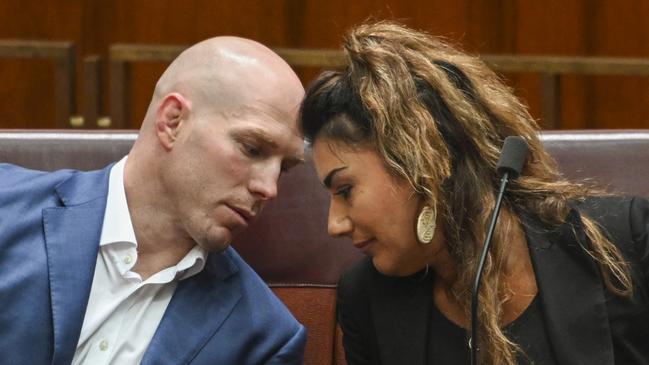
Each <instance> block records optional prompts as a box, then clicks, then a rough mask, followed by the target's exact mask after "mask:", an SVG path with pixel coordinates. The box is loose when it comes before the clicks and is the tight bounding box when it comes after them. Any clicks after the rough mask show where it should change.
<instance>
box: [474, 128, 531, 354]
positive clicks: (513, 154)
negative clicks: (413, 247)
mask: <svg viewBox="0 0 649 365" xmlns="http://www.w3.org/2000/svg"><path fill="white" fill-rule="evenodd" d="M528 151H529V149H528V147H527V143H526V142H525V140H524V139H523V138H522V137H519V136H509V137H507V138H505V143H503V148H502V151H501V152H500V159H499V160H498V165H497V166H496V171H497V172H498V174H499V175H501V176H502V177H501V179H500V189H499V191H498V197H497V198H496V206H495V207H494V210H493V213H491V223H490V224H489V230H488V231H487V236H486V237H485V240H484V243H483V245H482V253H481V254H480V261H479V262H478V268H477V270H476V273H475V279H474V281H473V290H472V292H471V338H470V339H469V348H471V364H472V365H477V364H478V355H477V351H478V347H479V342H478V330H477V321H478V293H479V292H480V279H481V278H482V270H483V269H484V263H485V261H486V259H487V253H488V252H489V246H491V237H492V236H493V233H494V229H495V228H496V222H497V221H498V213H500V203H501V202H502V200H503V195H504V194H505V188H506V187H507V183H508V182H509V178H510V177H511V178H512V179H515V178H517V177H518V176H519V175H520V174H521V170H522V169H523V164H525V157H527V152H528Z"/></svg>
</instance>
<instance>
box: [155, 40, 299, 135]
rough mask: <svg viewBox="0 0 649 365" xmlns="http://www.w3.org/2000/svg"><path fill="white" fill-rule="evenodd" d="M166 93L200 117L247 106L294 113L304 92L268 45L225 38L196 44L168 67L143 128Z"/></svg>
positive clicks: (293, 74)
mask: <svg viewBox="0 0 649 365" xmlns="http://www.w3.org/2000/svg"><path fill="white" fill-rule="evenodd" d="M171 93H178V94H180V95H182V96H183V97H184V98H185V99H187V100H188V101H189V103H190V106H191V108H192V109H193V112H196V113H201V114H202V113H204V112H209V111H220V112H223V111H228V110H233V109H237V108H239V107H242V106H246V105H249V104H251V102H252V103H254V102H261V103H264V104H267V105H270V106H272V107H275V106H274V105H273V104H275V103H277V102H279V104H280V105H279V106H278V107H280V108H281V107H287V106H288V107H294V108H296V109H297V108H298V106H299V103H300V101H301V99H302V96H303V93H304V89H303V87H302V84H301V82H300V80H299V78H298V77H297V76H296V75H295V73H294V72H293V70H292V69H291V67H290V66H289V65H288V64H287V63H286V62H285V61H284V60H283V59H282V58H280V57H279V56H278V55H277V54H275V53H274V52H273V51H272V50H270V49H269V48H268V47H266V46H264V45H262V44H260V43H258V42H255V41H252V40H249V39H244V38H239V37H229V36H228V37H215V38H210V39H207V40H205V41H202V42H200V43H197V44H195V45H193V46H191V47H189V48H188V49H186V50H185V51H183V52H182V53H181V54H180V55H179V56H178V57H177V58H176V59H175V60H174V61H173V62H172V63H171V64H170V65H169V67H168V68H167V70H165V72H164V73H163V74H162V76H161V77H160V79H159V80H158V83H157V84H156V88H155V91H154V93H153V98H152V100H151V104H150V105H149V110H148V111H147V115H146V117H145V120H144V123H143V126H144V125H145V124H148V123H151V119H153V118H154V115H155V111H156V109H157V108H158V106H159V104H160V102H161V101H162V100H163V99H164V98H165V96H166V95H169V94H171ZM289 104H292V106H291V105H289Z"/></svg>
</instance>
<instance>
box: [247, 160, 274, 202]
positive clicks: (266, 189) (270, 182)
mask: <svg viewBox="0 0 649 365" xmlns="http://www.w3.org/2000/svg"><path fill="white" fill-rule="evenodd" d="M280 172H281V165H279V164H278V165H277V166H275V164H269V165H266V166H263V167H261V168H259V169H258V170H257V171H256V172H255V173H254V175H253V176H252V178H251V180H250V184H249V189H250V192H251V193H252V194H253V195H255V196H257V197H258V198H259V199H260V200H270V199H273V198H275V197H276V196H277V181H278V180H279V174H280Z"/></svg>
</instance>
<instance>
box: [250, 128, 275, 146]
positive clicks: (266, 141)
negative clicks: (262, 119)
mask: <svg viewBox="0 0 649 365" xmlns="http://www.w3.org/2000/svg"><path fill="white" fill-rule="evenodd" d="M245 134H249V135H250V137H253V138H255V139H257V140H259V141H260V142H262V143H263V144H265V145H267V146H268V147H270V148H272V149H277V142H275V141H274V140H272V139H270V138H269V137H268V136H267V135H266V134H265V133H264V132H263V131H260V130H250V131H246V132H245V133H244V135H245Z"/></svg>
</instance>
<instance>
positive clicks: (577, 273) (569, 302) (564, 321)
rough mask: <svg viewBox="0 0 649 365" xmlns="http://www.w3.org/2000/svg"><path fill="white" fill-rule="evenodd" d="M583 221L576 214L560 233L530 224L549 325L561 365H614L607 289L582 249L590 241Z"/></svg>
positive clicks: (527, 225) (532, 251)
mask: <svg viewBox="0 0 649 365" xmlns="http://www.w3.org/2000/svg"><path fill="white" fill-rule="evenodd" d="M580 222H581V221H580V218H579V214H578V213H577V212H576V211H575V210H572V211H571V212H570V214H569V216H568V218H567V223H565V224H563V225H562V226H561V227H559V228H558V229H557V230H555V231H547V229H544V228H543V226H542V225H541V224H539V223H538V222H535V221H534V220H531V219H527V220H526V222H525V229H526V234H527V239H528V244H529V250H530V256H531V258H532V264H533V266H534V272H535V274H536V281H537V284H538V287H539V295H540V296H541V301H542V306H543V312H544V319H545V324H546V328H547V331H548V335H549V338H550V341H551V343H552V347H553V349H554V353H555V356H556V358H557V360H558V362H559V363H561V364H571V365H573V364H575V365H578V364H602V365H607V364H610V365H613V364H614V359H613V344H612V342H611V335H610V328H609V321H608V314H607V309H606V303H605V298H604V290H605V288H604V287H603V284H602V281H601V279H600V274H599V271H598V269H597V267H596V265H595V264H594V263H593V261H592V259H591V258H590V257H589V256H588V254H587V253H585V252H584V251H583V249H582V248H581V247H580V245H579V242H583V243H584V244H585V243H586V242H587V237H586V236H585V234H584V232H583V229H582V227H581V223H580Z"/></svg>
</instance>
